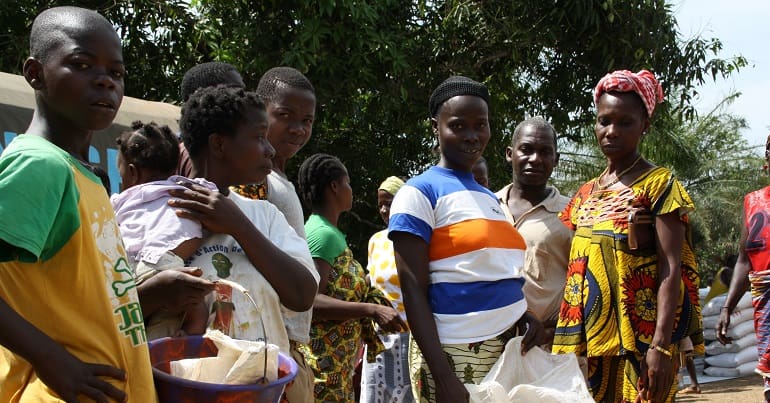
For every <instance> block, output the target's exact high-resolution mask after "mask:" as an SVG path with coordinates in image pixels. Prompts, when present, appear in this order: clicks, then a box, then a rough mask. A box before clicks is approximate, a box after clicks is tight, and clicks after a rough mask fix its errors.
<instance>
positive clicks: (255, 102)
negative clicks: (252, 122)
mask: <svg viewBox="0 0 770 403" xmlns="http://www.w3.org/2000/svg"><path fill="white" fill-rule="evenodd" d="M249 107H251V108H256V109H259V110H262V111H264V110H265V104H264V103H263V102H262V100H261V99H260V98H259V96H257V94H256V93H254V92H249V91H245V90H244V89H243V88H234V87H226V86H223V85H219V86H216V87H205V88H201V89H199V90H198V91H195V93H194V94H192V95H191V96H190V99H188V100H187V102H185V103H184V106H182V117H181V118H180V120H179V128H180V129H181V130H182V141H184V146H185V148H187V151H188V152H189V153H190V156H191V157H192V158H197V157H198V156H200V153H201V151H202V150H203V149H204V148H205V147H206V145H207V144H208V142H209V136H211V135H212V134H214V133H218V134H221V135H227V136H233V135H235V130H236V128H237V127H238V125H239V124H240V123H241V122H243V117H244V115H245V114H246V111H247V110H248V108H249Z"/></svg>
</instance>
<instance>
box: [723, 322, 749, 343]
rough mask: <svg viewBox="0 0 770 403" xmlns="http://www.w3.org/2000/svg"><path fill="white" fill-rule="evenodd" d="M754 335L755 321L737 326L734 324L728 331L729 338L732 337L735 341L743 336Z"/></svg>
mask: <svg viewBox="0 0 770 403" xmlns="http://www.w3.org/2000/svg"><path fill="white" fill-rule="evenodd" d="M752 333H754V321H753V320H750V321H746V322H742V323H738V324H736V325H735V326H733V325H732V324H731V325H730V328H729V329H727V336H728V337H732V338H733V339H740V338H742V337H743V336H746V335H748V334H752Z"/></svg>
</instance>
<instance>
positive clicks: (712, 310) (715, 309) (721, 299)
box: [700, 294, 727, 316]
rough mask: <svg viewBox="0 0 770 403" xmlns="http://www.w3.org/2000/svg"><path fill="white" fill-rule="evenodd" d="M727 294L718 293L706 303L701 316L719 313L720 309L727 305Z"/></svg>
mask: <svg viewBox="0 0 770 403" xmlns="http://www.w3.org/2000/svg"><path fill="white" fill-rule="evenodd" d="M726 299H727V294H722V295H717V296H716V297H714V298H711V300H710V301H709V302H708V303H706V305H704V306H703V308H702V309H701V311H700V314H701V316H712V315H719V310H720V309H722V307H723V306H725V300H726Z"/></svg>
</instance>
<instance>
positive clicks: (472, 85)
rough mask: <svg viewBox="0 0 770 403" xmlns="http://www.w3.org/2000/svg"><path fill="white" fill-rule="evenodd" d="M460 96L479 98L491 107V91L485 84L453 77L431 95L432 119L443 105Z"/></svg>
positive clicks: (429, 105) (429, 106)
mask: <svg viewBox="0 0 770 403" xmlns="http://www.w3.org/2000/svg"><path fill="white" fill-rule="evenodd" d="M460 95H473V96H477V97H479V98H481V99H483V100H484V101H485V102H486V103H487V105H489V91H488V90H487V87H486V86H485V85H484V84H482V83H480V82H478V81H473V80H471V79H470V78H468V77H463V76H452V77H449V78H447V79H446V80H444V82H443V83H441V84H439V86H438V87H436V89H435V90H433V93H432V94H430V100H429V101H428V108H429V109H430V117H432V118H433V117H436V115H437V114H438V110H439V108H441V105H443V104H444V102H446V101H447V100H448V99H449V98H452V97H456V96H460Z"/></svg>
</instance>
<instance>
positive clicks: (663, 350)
mask: <svg viewBox="0 0 770 403" xmlns="http://www.w3.org/2000/svg"><path fill="white" fill-rule="evenodd" d="M650 349H653V350H658V351H659V352H661V353H663V354H665V355H667V356H669V358H670V357H671V356H672V354H671V352H670V351H668V350H666V349H665V348H663V347H661V346H659V345H657V344H650Z"/></svg>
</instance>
